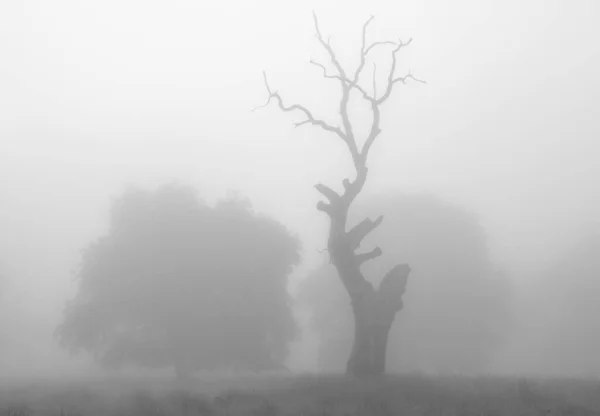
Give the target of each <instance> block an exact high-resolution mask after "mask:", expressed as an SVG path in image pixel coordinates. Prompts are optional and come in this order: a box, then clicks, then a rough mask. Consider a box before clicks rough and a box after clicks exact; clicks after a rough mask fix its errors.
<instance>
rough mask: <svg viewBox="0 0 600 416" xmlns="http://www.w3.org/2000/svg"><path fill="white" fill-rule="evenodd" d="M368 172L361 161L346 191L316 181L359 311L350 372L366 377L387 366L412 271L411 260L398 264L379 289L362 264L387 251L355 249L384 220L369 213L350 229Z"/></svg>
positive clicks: (337, 261) (335, 254)
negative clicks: (352, 211) (348, 224)
mask: <svg viewBox="0 0 600 416" xmlns="http://www.w3.org/2000/svg"><path fill="white" fill-rule="evenodd" d="M366 176H367V169H366V167H365V166H364V164H363V165H362V166H359V169H358V175H357V178H356V180H355V181H354V182H349V181H348V182H346V183H345V184H344V185H345V186H344V187H345V192H344V193H343V194H342V195H338V194H337V193H335V192H334V191H333V190H331V189H330V188H328V187H326V186H324V185H317V190H319V191H320V192H321V193H322V194H323V195H325V196H326V197H327V198H328V199H329V204H325V203H323V202H321V203H319V205H318V209H319V210H321V211H324V212H326V213H327V214H328V215H329V217H330V219H331V228H330V231H329V243H328V250H329V254H330V256H331V262H332V263H333V265H334V266H335V267H336V269H337V271H338V275H339V277H340V279H341V281H342V283H343V284H344V287H345V288H346V291H347V292H348V295H349V296H350V300H351V303H352V311H353V314H354V344H353V347H352V352H351V354H350V358H349V360H348V364H347V366H346V372H347V374H351V375H354V376H356V377H361V378H362V377H370V376H377V375H381V374H383V373H384V372H385V359H386V351H387V341H388V334H389V331H390V329H391V327H392V323H393V322H394V318H395V316H396V313H397V312H398V311H400V310H401V309H402V295H403V294H404V291H405V289H406V283H407V280H408V274H409V273H410V267H409V266H408V265H406V264H401V265H398V266H396V267H394V268H393V269H392V270H390V271H389V272H388V273H387V274H386V275H385V276H384V278H383V279H382V281H381V284H380V285H379V288H378V289H375V288H374V287H373V285H372V284H371V282H369V281H368V280H366V279H365V278H364V276H363V275H362V272H361V270H360V267H361V265H362V264H363V263H364V262H365V261H368V260H372V259H374V258H376V257H378V256H380V255H381V254H382V251H381V249H380V248H379V247H376V248H375V249H373V250H371V251H370V252H366V253H355V250H356V249H357V248H358V247H359V246H360V243H361V242H362V240H363V239H364V238H365V237H366V236H367V235H368V234H369V233H370V232H371V231H373V230H374V229H375V228H376V227H377V226H379V224H381V222H382V220H383V217H381V216H380V217H379V218H377V219H376V220H375V221H372V220H370V219H368V218H367V219H365V220H363V221H362V222H360V223H359V224H358V225H356V226H355V227H353V228H351V229H350V230H349V231H346V222H347V217H348V210H349V208H350V204H351V202H352V201H353V200H354V198H355V197H356V196H357V195H358V193H359V192H360V191H361V189H362V187H363V185H364V183H365V180H366Z"/></svg>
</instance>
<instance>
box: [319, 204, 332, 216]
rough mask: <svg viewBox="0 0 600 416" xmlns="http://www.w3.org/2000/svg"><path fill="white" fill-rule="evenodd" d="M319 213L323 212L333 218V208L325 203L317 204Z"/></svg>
mask: <svg viewBox="0 0 600 416" xmlns="http://www.w3.org/2000/svg"><path fill="white" fill-rule="evenodd" d="M317 211H322V212H324V213H326V214H327V215H329V216H330V217H331V216H333V208H331V205H329V204H327V203H325V202H323V201H319V202H317Z"/></svg>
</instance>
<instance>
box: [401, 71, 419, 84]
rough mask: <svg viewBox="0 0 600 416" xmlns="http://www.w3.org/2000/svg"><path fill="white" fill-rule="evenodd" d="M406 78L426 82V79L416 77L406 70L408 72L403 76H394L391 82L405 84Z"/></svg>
mask: <svg viewBox="0 0 600 416" xmlns="http://www.w3.org/2000/svg"><path fill="white" fill-rule="evenodd" d="M407 79H412V80H413V81H417V82H420V83H422V84H427V81H423V80H422V79H417V78H415V77H414V75H413V74H411V73H410V71H408V74H407V75H405V76H403V77H396V78H394V79H393V80H392V84H395V83H396V82H401V83H403V84H406V80H407Z"/></svg>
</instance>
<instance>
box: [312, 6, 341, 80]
mask: <svg viewBox="0 0 600 416" xmlns="http://www.w3.org/2000/svg"><path fill="white" fill-rule="evenodd" d="M313 19H314V21H315V30H316V32H317V39H318V40H319V42H320V43H321V45H323V47H324V48H325V50H326V51H327V53H328V54H329V57H330V58H331V62H332V63H333V65H334V66H335V69H337V70H338V73H339V75H340V77H342V78H347V77H346V72H345V71H344V68H342V65H341V64H340V63H339V61H338V60H337V57H336V56H335V52H334V51H333V48H332V47H331V44H330V39H331V37H330V38H328V39H327V42H325V40H323V36H322V35H321V29H320V28H319V19H318V18H317V14H316V13H315V11H314V10H313Z"/></svg>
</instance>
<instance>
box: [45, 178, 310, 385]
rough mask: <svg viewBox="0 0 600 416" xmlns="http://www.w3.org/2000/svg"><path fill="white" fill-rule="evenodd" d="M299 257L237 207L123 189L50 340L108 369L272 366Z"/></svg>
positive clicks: (276, 228) (283, 235)
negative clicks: (106, 229)
mask: <svg viewBox="0 0 600 416" xmlns="http://www.w3.org/2000/svg"><path fill="white" fill-rule="evenodd" d="M298 252H299V242H298V240H297V239H295V238H293V237H291V236H290V234H289V233H288V232H287V231H286V229H285V228H284V227H283V226H282V225H280V224H279V223H277V222H275V221H274V220H272V219H269V218H266V217H262V216H259V215H257V214H255V213H253V212H252V210H251V207H250V205H249V204H248V203H247V202H246V201H243V200H240V199H232V198H230V199H226V200H223V201H220V202H219V203H217V204H216V205H215V206H214V207H209V206H207V205H206V204H204V203H202V202H201V201H200V200H198V198H197V197H196V195H195V194H194V192H193V191H192V190H191V189H189V188H186V187H183V186H175V185H170V186H164V187H162V188H159V189H158V190H156V191H154V192H150V191H145V190H140V189H131V190H129V191H127V192H126V193H125V194H124V195H122V196H121V197H120V198H119V199H117V200H116V201H115V202H114V204H113V207H112V211H111V215H110V229H109V232H108V234H107V235H105V236H103V237H101V238H99V239H98V240H97V241H95V242H94V243H93V244H91V245H90V246H89V247H88V248H87V250H86V251H85V253H84V256H83V262H82V264H81V267H80V269H79V272H78V275H77V279H78V282H79V291H78V293H77V296H76V297H75V298H74V299H73V300H72V301H70V302H69V303H68V306H67V309H66V311H65V315H64V321H63V322H62V324H61V325H60V326H59V327H58V329H57V336H58V337H59V339H60V341H61V343H62V345H63V346H65V347H67V348H69V349H70V350H71V351H72V352H73V353H76V352H78V351H80V350H85V351H87V352H89V353H91V354H93V356H94V357H95V359H96V360H97V361H98V362H99V363H100V364H101V365H102V366H104V367H108V368H114V367H119V366H123V365H136V366H143V367H154V368H158V367H166V366H175V368H176V370H177V372H178V373H179V374H181V375H184V374H186V373H189V372H191V371H194V370H199V369H206V370H215V369H221V368H226V367H235V368H238V369H251V370H265V369H273V368H275V367H278V366H281V365H282V363H283V361H284V359H285V358H286V356H287V345H288V343H289V342H290V341H291V340H292V338H293V337H294V336H295V332H296V326H295V321H294V318H293V315H292V311H291V308H290V306H291V305H290V300H289V298H288V292H287V279H286V277H287V275H288V274H289V273H290V271H291V269H292V267H293V266H294V265H296V264H297V263H298V262H299V260H300V257H299V254H298Z"/></svg>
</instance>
